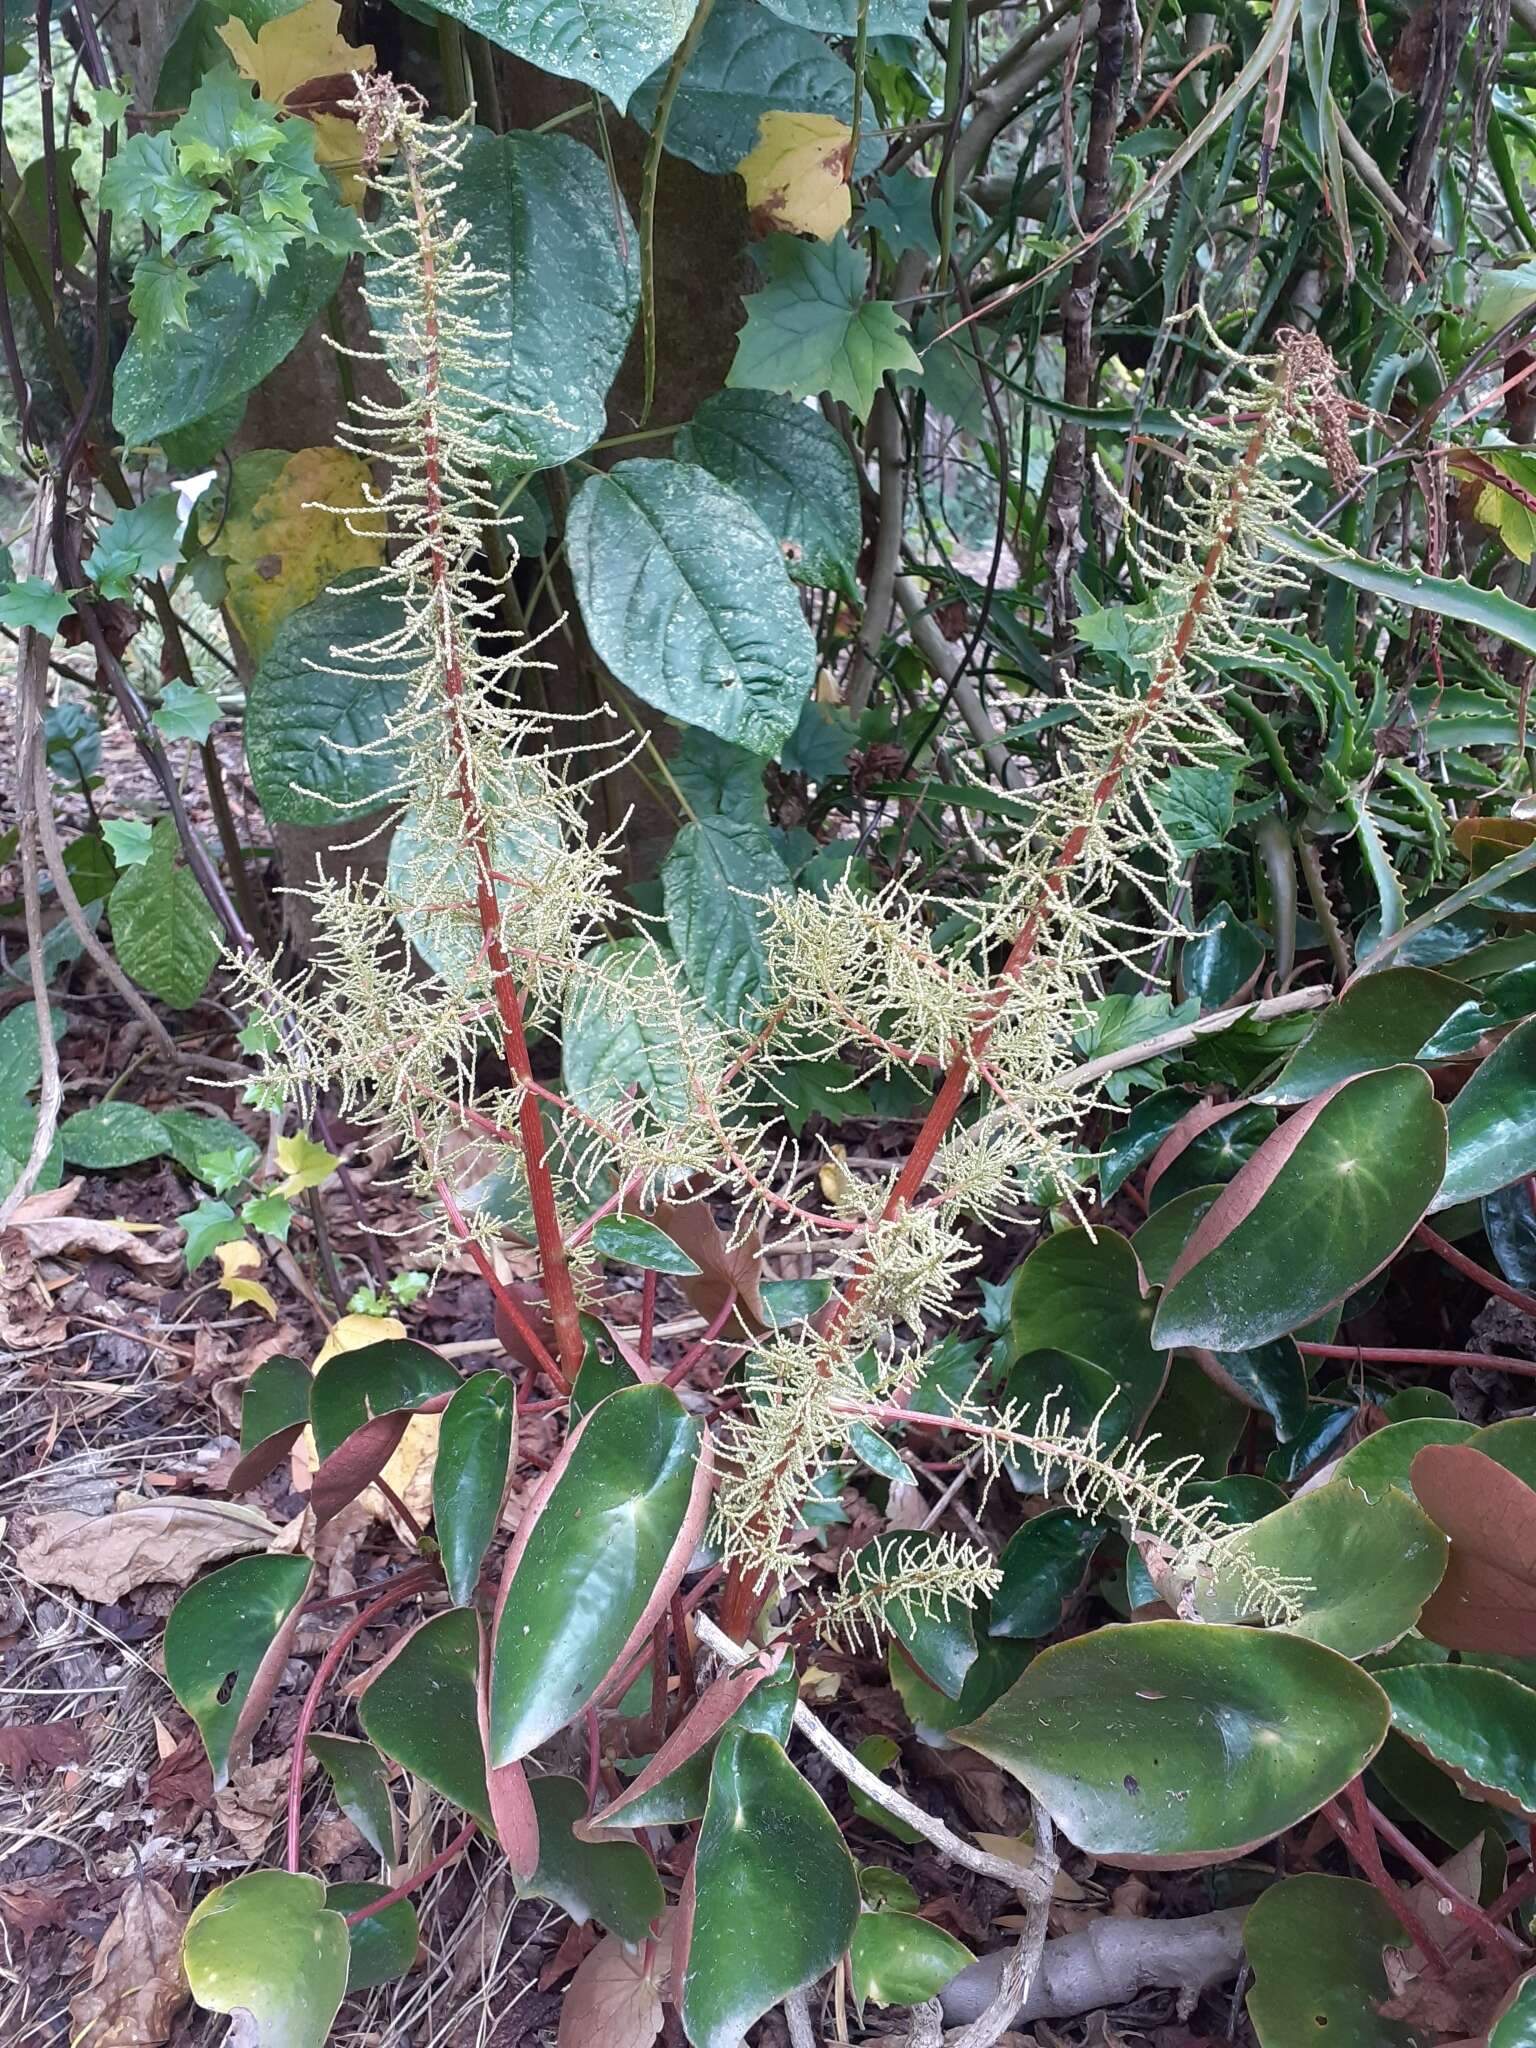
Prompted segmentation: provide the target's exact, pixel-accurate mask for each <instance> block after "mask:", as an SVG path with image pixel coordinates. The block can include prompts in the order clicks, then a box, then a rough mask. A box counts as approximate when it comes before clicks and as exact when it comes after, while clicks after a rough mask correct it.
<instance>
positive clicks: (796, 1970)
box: [674, 1728, 859, 2048]
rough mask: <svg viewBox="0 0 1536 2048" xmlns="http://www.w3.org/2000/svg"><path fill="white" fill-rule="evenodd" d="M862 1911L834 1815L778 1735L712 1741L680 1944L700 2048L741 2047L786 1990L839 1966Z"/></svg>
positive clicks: (738, 1732) (687, 2004)
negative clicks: (769, 1934)
mask: <svg viewBox="0 0 1536 2048" xmlns="http://www.w3.org/2000/svg"><path fill="white" fill-rule="evenodd" d="M858 1916H859V1885H858V1877H857V1874H856V1873H855V1870H854V1867H853V1858H852V1857H851V1856H850V1855H849V1854H848V1851H847V1848H846V1847H845V1846H844V1843H843V1837H842V1834H841V1831H840V1830H839V1828H838V1825H837V1823H836V1821H834V1820H833V1818H832V1816H831V1814H830V1813H828V1811H827V1809H826V1807H825V1806H823V1804H822V1803H821V1801H820V1799H818V1798H817V1796H816V1794H815V1793H814V1792H813V1791H812V1790H811V1788H810V1786H809V1785H807V1783H806V1782H805V1780H804V1778H802V1777H801V1775H800V1773H799V1772H798V1771H797V1770H796V1769H795V1767H794V1765H793V1764H792V1763H791V1762H790V1760H789V1758H788V1757H787V1756H786V1755H785V1754H784V1751H783V1750H782V1749H781V1748H780V1746H779V1744H778V1743H777V1742H775V1741H774V1739H773V1737H772V1736H771V1735H757V1734H753V1733H751V1732H749V1731H747V1730H744V1729H735V1728H733V1729H731V1730H729V1731H728V1732H727V1733H726V1734H725V1735H723V1736H722V1737H721V1739H720V1746H719V1748H718V1749H717V1750H716V1751H715V1761H714V1766H713V1769H712V1770H711V1772H710V1780H709V1804H708V1806H707V1807H706V1808H705V1812H704V1824H703V1826H702V1828H701V1829H700V1830H699V1840H698V1847H697V1849H696V1851H695V1853H694V1859H693V1867H692V1869H691V1870H690V1871H689V1874H688V1881H687V1885H686V1887H685V1889H684V1894H683V1905H682V1918H683V1921H684V1924H685V1928H686V1932H685V1933H684V1934H682V1935H681V1936H680V1937H679V1939H678V1943H677V1948H676V1950H675V1951H674V1953H675V1954H676V1955H677V1967H678V1968H679V1969H680V1971H681V1975H682V2015H683V2026H684V2028H685V2029H686V2031H687V2035H688V2039H689V2040H690V2041H691V2042H692V2043H693V2048H736V2043H737V2042H739V2040H740V2039H741V2036H742V2035H743V2034H744V2033H745V2032H746V2030H747V2029H748V2027H750V2026H751V2025H752V2024H753V2023H754V2022H755V2021H756V2020H759V2019H761V2018H762V2016H763V2014H764V2013H765V2012H767V2011H769V2010H770V2008H771V2007H773V2006H775V2005H777V2004H778V2003H779V2001H780V1999H782V1998H783V1997H784V1996H785V1995H786V1994H787V1993H788V1992H791V1991H798V1990H800V1989H802V1988H803V1987H804V1986H805V1985H807V1984H811V1983H814V1981H815V1980H816V1978H818V1977H819V1976H820V1975H821V1974H822V1972H823V1971H824V1970H830V1969H831V1967H832V1965H833V1964H834V1963H835V1962H836V1961H837V1959H838V1957H839V1956H840V1955H841V1954H842V1953H843V1951H844V1949H845V1948H847V1946H848V1944H849V1942H850V1941H851V1940H852V1938H853V1933H854V1929H855V1926H856V1925H857V1922H858ZM768 1927H771V1928H772V1929H773V1939H772V1940H771V1941H767V1940H764V1939H763V1929H765V1928H768Z"/></svg>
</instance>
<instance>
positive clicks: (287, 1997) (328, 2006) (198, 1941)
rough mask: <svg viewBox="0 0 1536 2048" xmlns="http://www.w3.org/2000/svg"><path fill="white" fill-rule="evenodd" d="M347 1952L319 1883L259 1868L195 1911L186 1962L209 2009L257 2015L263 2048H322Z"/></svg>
mask: <svg viewBox="0 0 1536 2048" xmlns="http://www.w3.org/2000/svg"><path fill="white" fill-rule="evenodd" d="M349 1948H350V1943H349V1941H348V1937H347V1923H346V1921H345V1920H343V1919H342V1917H341V1914H340V1913H338V1912H332V1911H329V1910H328V1909H327V1906H326V1891H325V1885H324V1884H323V1883H322V1881H321V1880H320V1879H319V1878H318V1877H302V1876H298V1875H296V1874H294V1873H291V1872H289V1871H286V1870H252V1871H248V1872H247V1873H246V1875H245V1876H244V1877H237V1878H236V1879H235V1880H234V1881H233V1883H231V1884H224V1885H220V1886H219V1888H218V1890H217V1891H214V1892H210V1893H209V1894H208V1896H207V1898H206V1899H204V1900H203V1901H202V1903H201V1904H200V1905H199V1906H197V1907H196V1908H195V1909H194V1911H193V1914H192V1917H191V1919H190V1920H188V1922H187V1933H186V1941H185V1945H184V1947H183V1949H182V1962H183V1964H184V1966H185V1968H186V1972H187V1982H188V1984H189V1985H190V1986H191V1989H192V1996H193V1997H194V1998H195V1999H196V2000H197V2002H198V2004H199V2005H200V2006H202V2007H203V2009H204V2011H205V2012H221V2013H236V2012H241V2011H245V2012H249V2013H252V2014H254V2016H255V2020H256V2027H257V2033H256V2037H255V2038H256V2042H257V2044H258V2048H324V2042H325V2039H326V2036H327V2035H328V2034H329V2033H330V2031H331V2022H332V2020H334V2019H335V2017H336V2012H337V2008H338V2007H339V2006H340V2004H341V2001H342V1999H343V1998H344V1997H345V1995H346V1990H347V1961H348V1952H349Z"/></svg>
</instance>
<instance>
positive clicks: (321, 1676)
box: [288, 1565, 437, 1873]
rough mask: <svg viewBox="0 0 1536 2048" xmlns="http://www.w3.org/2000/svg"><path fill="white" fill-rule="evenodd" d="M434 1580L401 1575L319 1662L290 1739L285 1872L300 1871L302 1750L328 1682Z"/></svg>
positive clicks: (427, 1573) (422, 1573)
mask: <svg viewBox="0 0 1536 2048" xmlns="http://www.w3.org/2000/svg"><path fill="white" fill-rule="evenodd" d="M436 1577H437V1568H436V1566H435V1565H414V1566H413V1567H412V1568H411V1570H409V1571H406V1572H402V1573H401V1574H400V1576H399V1578H398V1579H396V1580H395V1581H394V1583H393V1585H391V1586H388V1587H386V1588H385V1590H384V1591H383V1592H382V1593H381V1594H380V1595H379V1597H378V1599H377V1600H370V1601H369V1603H368V1605H367V1606H366V1607H365V1608H364V1609H363V1611H362V1613H361V1614H354V1615H353V1617H352V1619H351V1620H350V1621H349V1622H348V1623H347V1625H346V1627H345V1628H344V1629H343V1630H342V1631H341V1634H340V1635H339V1636H337V1638H336V1640H335V1642H333V1643H332V1644H331V1647H330V1648H329V1649H328V1650H327V1651H326V1653H325V1655H324V1656H323V1657H322V1658H321V1659H320V1665H319V1669H318V1670H317V1671H316V1672H315V1675H314V1677H313V1679H311V1681H310V1687H309V1691H308V1692H307V1693H306V1694H305V1695H304V1704H303V1706H302V1707H301V1708H300V1709H299V1725H298V1728H297V1729H296V1730H295V1732H294V1737H293V1762H292V1764H291V1766H290V1767H289V1771H288V1868H289V1870H290V1871H293V1872H295V1873H297V1871H298V1867H299V1799H300V1795H301V1793H302V1791H303V1786H304V1748H305V1744H306V1743H307V1742H308V1741H309V1731H310V1729H311V1728H312V1727H313V1725H314V1720H315V1715H316V1713H317V1712H318V1711H319V1706H320V1696H321V1694H322V1693H323V1692H324V1691H325V1688H326V1686H327V1685H328V1684H329V1682H330V1678H331V1674H332V1673H333V1672H334V1671H335V1669H336V1667H337V1665H338V1664H339V1663H340V1662H341V1660H342V1658H343V1657H345V1655H346V1654H347V1652H348V1650H349V1649H350V1648H351V1647H352V1645H353V1644H354V1643H355V1642H356V1641H357V1639H358V1637H359V1636H360V1635H361V1634H362V1632H363V1630H364V1629H365V1628H367V1626H368V1625H369V1623H370V1622H373V1621H377V1620H378V1618H379V1616H380V1615H381V1614H388V1612H389V1611H390V1609H391V1608H392V1607H398V1606H399V1605H400V1602H401V1601H402V1600H405V1599H408V1598H409V1597H410V1595H411V1594H412V1593H419V1592H421V1591H422V1589H423V1588H424V1587H427V1586H430V1585H431V1583H432V1581H433V1580H434V1579H435V1578H436Z"/></svg>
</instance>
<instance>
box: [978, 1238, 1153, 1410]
mask: <svg viewBox="0 0 1536 2048" xmlns="http://www.w3.org/2000/svg"><path fill="white" fill-rule="evenodd" d="M1153 1306H1154V1305H1153V1303H1152V1301H1151V1300H1150V1299H1148V1297H1147V1295H1146V1291H1145V1289H1144V1287H1143V1284H1142V1274H1141V1267H1140V1265H1139V1264H1138V1263H1137V1259H1136V1254H1135V1253H1134V1252H1133V1251H1132V1249H1131V1247H1130V1246H1129V1244H1127V1243H1126V1241H1125V1239H1124V1238H1123V1237H1120V1236H1118V1235H1117V1234H1116V1233H1115V1232H1114V1231H1112V1230H1098V1231H1094V1232H1092V1233H1091V1234H1090V1232H1088V1231H1087V1230H1082V1229H1077V1230H1060V1231H1057V1232H1056V1233H1055V1234H1054V1236H1051V1237H1048V1238H1046V1239H1044V1240H1043V1242H1042V1243H1040V1244H1039V1245H1037V1246H1036V1247H1035V1249H1034V1251H1032V1252H1031V1253H1030V1255H1029V1257H1028V1258H1027V1259H1026V1260H1025V1261H1024V1263H1023V1265H1022V1266H1020V1267H1019V1269H1018V1271H1017V1272H1016V1273H1015V1274H1014V1276H1013V1290H1012V1296H1011V1302H1010V1307H1009V1319H1008V1337H1009V1342H1010V1344H1011V1345H1012V1348H1013V1355H1014V1357H1015V1358H1018V1357H1021V1356H1022V1355H1023V1354H1024V1353H1026V1352H1031V1351H1064V1352H1068V1353H1070V1354H1071V1355H1072V1356H1073V1357H1076V1358H1084V1359H1087V1361H1088V1362H1089V1364H1091V1365H1096V1366H1098V1367H1099V1368H1100V1369H1101V1370H1102V1371H1104V1372H1106V1373H1108V1374H1109V1376H1110V1378H1111V1379H1114V1380H1118V1381H1119V1382H1120V1384H1121V1385H1122V1386H1123V1387H1125V1388H1126V1389H1127V1390H1128V1391H1129V1392H1130V1394H1131V1396H1132V1398H1133V1400H1134V1402H1135V1404H1136V1407H1137V1410H1138V1413H1140V1414H1143V1415H1144V1414H1145V1413H1146V1411H1147V1410H1148V1409H1149V1408H1150V1407H1151V1405H1152V1403H1153V1402H1154V1401H1155V1400H1156V1399H1157V1397H1158V1394H1159V1393H1160V1392H1161V1391H1162V1385H1163V1380H1164V1378H1165V1376H1166V1374H1167V1370H1168V1361H1167V1359H1166V1358H1165V1357H1164V1356H1163V1355H1162V1353H1161V1351H1159V1350H1157V1349H1155V1348H1154V1346H1153V1344H1152V1341H1151V1333H1152V1316H1153Z"/></svg>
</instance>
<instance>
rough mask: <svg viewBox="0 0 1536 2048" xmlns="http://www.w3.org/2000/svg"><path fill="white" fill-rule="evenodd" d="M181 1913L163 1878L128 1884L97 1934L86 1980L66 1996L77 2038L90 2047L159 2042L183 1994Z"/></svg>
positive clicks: (132, 2047) (146, 2047)
mask: <svg viewBox="0 0 1536 2048" xmlns="http://www.w3.org/2000/svg"><path fill="white" fill-rule="evenodd" d="M185 1925H186V1917H185V1915H184V1914H183V1913H182V1911H181V1909H180V1907H179V1906H178V1905H177V1904H176V1901H175V1900H174V1899H173V1898H172V1897H171V1895H170V1893H169V1892H168V1891H167V1890H166V1888H165V1886H164V1885H163V1884H156V1882H155V1881H154V1879H153V1878H143V1879H141V1880H139V1881H138V1882H136V1883H132V1884H130V1885H129V1887H128V1889H127V1890H126V1891H125V1892H124V1894H123V1901H122V1904H121V1905H120V1906H119V1907H118V1910H117V1917H116V1918H115V1919H114V1920H113V1921H112V1923H111V1925H110V1926H109V1927H108V1929H107V1931H106V1933H105V1934H104V1935H103V1936H102V1937H101V1941H100V1943H99V1944H98V1945H97V1949H96V1959H95V1962H94V1963H93V1964H92V1966H91V1981H90V1984H89V1986H88V1987H87V1988H86V1989H85V1990H84V1991H82V1992H81V1993H80V1995H79V1997H78V1998H75V1999H72V2000H71V2002H70V2008H69V2016H70V2018H71V2020H72V2021H73V2022H74V2028H75V2037H76V2039H78V2040H81V2041H89V2042H90V2044H91V2048H160V2043H161V2042H163V2041H168V2040H169V2039H170V2037H171V2029H172V2026H173V2025H174V2024H175V2020H176V2015H177V2014H178V2013H179V2012H180V2011H181V2008H182V2007H183V2006H184V2005H185V2004H186V2002H187V1998H188V1995H189V1994H188V1990H187V1980H186V1977H185V1976H184V1975H183V1973H182V1967H181V1937H182V1932H183V1929H184V1928H185Z"/></svg>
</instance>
